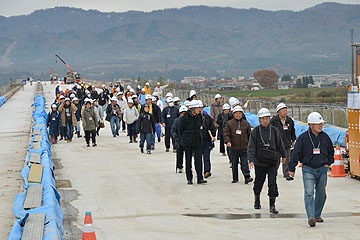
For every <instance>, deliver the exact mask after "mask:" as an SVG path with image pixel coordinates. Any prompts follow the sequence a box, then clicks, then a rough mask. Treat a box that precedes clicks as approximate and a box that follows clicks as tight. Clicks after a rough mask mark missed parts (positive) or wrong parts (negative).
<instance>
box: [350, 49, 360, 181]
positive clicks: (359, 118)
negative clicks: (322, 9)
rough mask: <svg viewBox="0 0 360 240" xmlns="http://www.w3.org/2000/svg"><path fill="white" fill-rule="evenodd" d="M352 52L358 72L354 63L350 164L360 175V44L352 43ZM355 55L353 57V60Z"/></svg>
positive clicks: (352, 171)
mask: <svg viewBox="0 0 360 240" xmlns="http://www.w3.org/2000/svg"><path fill="white" fill-rule="evenodd" d="M351 47H352V54H353V53H354V52H355V59H356V67H355V69H356V72H355V74H354V70H353V69H354V64H352V70H353V71H352V73H353V74H352V80H353V85H352V86H350V87H349V89H348V133H349V139H348V141H349V143H348V144H349V166H350V174H351V175H353V176H357V177H360V93H359V80H360V44H355V43H352V44H351ZM353 59H354V57H352V62H353Z"/></svg>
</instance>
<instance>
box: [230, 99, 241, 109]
mask: <svg viewBox="0 0 360 240" xmlns="http://www.w3.org/2000/svg"><path fill="white" fill-rule="evenodd" d="M239 103H240V101H239V99H237V98H234V97H231V98H230V99H229V104H230V106H231V107H235V106H236V105H238V104H239Z"/></svg>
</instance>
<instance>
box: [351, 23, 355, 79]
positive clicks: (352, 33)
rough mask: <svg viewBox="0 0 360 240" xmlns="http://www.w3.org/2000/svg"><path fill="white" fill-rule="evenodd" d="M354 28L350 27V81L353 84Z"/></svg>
mask: <svg viewBox="0 0 360 240" xmlns="http://www.w3.org/2000/svg"><path fill="white" fill-rule="evenodd" d="M353 44H354V29H351V43H350V46H351V82H352V84H353V85H354V84H355V81H354V80H355V79H354V46H353Z"/></svg>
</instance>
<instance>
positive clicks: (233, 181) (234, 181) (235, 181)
mask: <svg viewBox="0 0 360 240" xmlns="http://www.w3.org/2000/svg"><path fill="white" fill-rule="evenodd" d="M238 181H239V180H232V182H231V183H237V182H238Z"/></svg>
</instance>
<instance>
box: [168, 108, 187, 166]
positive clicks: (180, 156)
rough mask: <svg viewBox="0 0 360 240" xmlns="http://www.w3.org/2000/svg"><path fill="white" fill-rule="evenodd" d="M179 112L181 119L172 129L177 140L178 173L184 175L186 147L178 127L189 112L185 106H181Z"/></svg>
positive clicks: (177, 120) (172, 134) (176, 120)
mask: <svg viewBox="0 0 360 240" xmlns="http://www.w3.org/2000/svg"><path fill="white" fill-rule="evenodd" d="M179 112H180V117H178V118H177V119H175V121H174V124H173V125H172V127H171V136H172V137H173V139H174V140H175V147H176V172H177V173H182V172H183V162H184V146H183V145H182V144H181V139H180V136H179V131H178V127H179V120H180V118H181V117H182V116H184V114H185V113H186V112H187V108H186V107H185V106H181V107H180V109H179Z"/></svg>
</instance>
